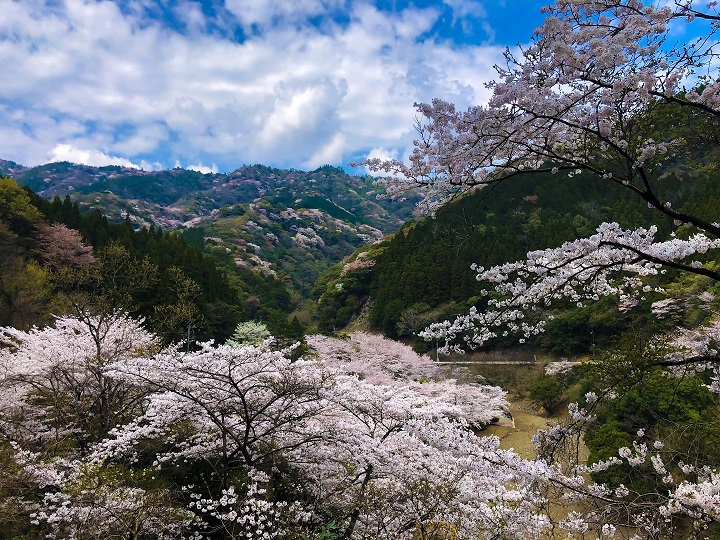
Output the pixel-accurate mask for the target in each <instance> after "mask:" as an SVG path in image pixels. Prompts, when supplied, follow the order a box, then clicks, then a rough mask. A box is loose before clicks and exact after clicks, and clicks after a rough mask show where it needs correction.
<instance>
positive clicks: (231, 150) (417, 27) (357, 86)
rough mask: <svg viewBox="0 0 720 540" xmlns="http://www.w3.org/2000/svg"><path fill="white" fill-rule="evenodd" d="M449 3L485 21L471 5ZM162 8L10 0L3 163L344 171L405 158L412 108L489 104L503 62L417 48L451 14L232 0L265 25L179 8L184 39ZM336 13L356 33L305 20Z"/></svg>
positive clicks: (3, 31) (458, 50)
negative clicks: (367, 152) (220, 21)
mask: <svg viewBox="0 0 720 540" xmlns="http://www.w3.org/2000/svg"><path fill="white" fill-rule="evenodd" d="M452 3H453V7H454V9H455V10H456V11H457V13H458V14H459V13H461V12H462V13H466V14H472V13H473V11H472V9H471V8H472V6H473V2H465V1H463V2H461V1H460V0H452ZM153 4H154V2H148V1H146V0H135V1H133V2H128V3H127V6H126V7H129V8H130V9H131V14H129V15H128V14H127V13H125V14H124V13H123V12H121V11H120V8H119V7H118V4H116V3H114V2H98V1H96V0H64V1H61V2H50V0H24V1H23V2H14V1H9V0H0V12H2V13H3V16H2V17H0V36H13V38H12V39H7V38H2V37H0V58H1V59H2V63H3V87H2V90H1V91H0V145H2V146H0V147H1V148H2V151H0V152H1V153H3V155H0V157H4V158H7V159H13V160H16V161H18V162H21V163H24V164H28V165H32V164H37V163H41V162H43V161H44V160H46V159H47V157H48V156H51V157H53V159H55V158H56V157H57V156H60V155H62V156H65V157H63V159H70V158H69V157H68V156H72V160H74V161H81V160H94V161H96V162H103V163H110V162H113V163H120V162H123V163H141V164H142V166H143V167H145V166H146V165H152V166H153V167H155V166H156V164H158V163H173V162H175V161H176V160H179V161H180V162H183V163H200V164H202V163H213V164H217V167H218V168H220V169H223V170H231V169H232V168H234V167H236V166H239V165H240V164H242V163H257V162H263V163H268V164H272V165H278V166H292V167H312V166H313V165H321V164H323V163H328V162H329V163H334V164H344V163H345V161H346V160H348V161H349V159H350V156H356V155H358V152H361V151H363V149H370V148H373V147H378V148H379V147H388V148H389V147H394V148H398V149H401V150H400V155H403V156H404V155H406V154H407V148H408V147H410V146H411V144H412V138H413V134H414V133H413V130H412V126H413V117H414V115H415V112H414V110H413V108H412V104H413V103H414V102H416V101H419V102H425V101H429V100H431V99H432V98H433V97H443V98H446V99H449V100H451V101H454V102H457V103H458V105H459V107H465V106H467V105H470V104H472V103H476V102H478V101H482V100H484V99H486V98H487V95H488V93H487V90H486V89H485V88H484V82H485V81H487V80H489V79H490V78H491V77H493V76H494V70H493V68H492V66H493V64H495V63H497V62H499V61H500V60H501V58H502V56H501V55H502V48H501V47H479V46H456V45H453V44H452V43H449V42H432V41H425V42H422V41H420V40H419V37H420V36H422V35H424V33H426V32H427V31H428V30H430V29H431V28H432V27H433V25H434V24H435V23H436V22H437V18H438V17H439V16H440V11H439V10H438V9H430V8H429V9H416V8H407V9H405V10H403V11H400V12H398V13H388V12H381V11H379V10H378V9H376V8H375V7H373V6H372V5H371V4H369V3H367V2H365V1H364V0H354V1H352V2H351V0H324V1H321V0H297V1H295V2H277V1H274V0H265V1H259V0H226V3H225V6H226V7H227V9H228V10H229V11H231V12H232V13H234V14H235V16H236V17H237V19H238V24H240V25H242V26H243V27H245V28H251V27H253V25H255V26H256V27H258V28H261V31H254V33H253V32H251V33H249V34H248V36H249V37H248V38H247V40H246V41H244V42H233V41H230V40H228V39H227V38H225V37H223V35H221V33H219V32H215V33H213V34H204V33H202V32H203V29H205V28H207V27H209V25H210V24H211V21H210V20H209V19H208V18H207V17H206V15H203V13H202V12H201V11H200V9H199V7H198V4H197V3H196V2H187V1H185V2H179V3H177V4H175V6H176V7H175V8H174V9H175V13H176V15H177V16H178V17H179V18H180V19H181V20H182V21H183V24H184V25H185V28H184V32H176V31H173V30H171V29H168V28H165V27H161V26H160V23H158V22H153V21H150V20H140V19H139V15H137V14H139V13H143V9H142V7H143V6H146V7H147V6H151V5H153ZM339 9H347V10H348V11H347V16H348V22H347V23H346V24H343V25H340V24H337V23H335V22H333V20H332V19H325V20H324V22H323V24H322V25H321V28H318V27H316V26H312V25H309V24H307V17H309V16H317V17H321V16H323V14H324V13H326V12H331V11H333V10H339ZM462 10H465V11H462ZM215 22H217V21H215ZM225 23H227V21H225ZM226 26H227V24H226ZM79 149H83V150H79ZM85 149H90V150H85ZM92 149H102V151H100V150H92ZM5 153H6V154H5ZM133 166H134V165H133ZM205 168H207V167H205Z"/></svg>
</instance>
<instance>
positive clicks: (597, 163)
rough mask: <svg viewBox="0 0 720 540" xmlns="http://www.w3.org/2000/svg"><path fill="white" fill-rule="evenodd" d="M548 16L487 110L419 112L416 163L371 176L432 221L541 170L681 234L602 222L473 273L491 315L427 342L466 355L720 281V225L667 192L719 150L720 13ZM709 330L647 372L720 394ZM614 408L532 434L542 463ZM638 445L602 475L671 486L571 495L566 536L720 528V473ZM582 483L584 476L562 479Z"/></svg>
mask: <svg viewBox="0 0 720 540" xmlns="http://www.w3.org/2000/svg"><path fill="white" fill-rule="evenodd" d="M545 13H546V14H547V18H546V19H545V22H544V23H543V24H542V26H540V27H539V28H538V29H537V30H536V32H535V35H534V37H533V41H532V43H531V44H530V45H529V46H528V47H525V48H523V47H518V48H516V49H515V50H508V51H507V53H506V55H505V63H504V65H502V66H498V67H497V74H498V76H497V78H496V80H495V81H491V82H490V83H488V87H489V88H490V89H491V90H492V97H491V98H490V100H489V101H488V103H487V104H486V105H483V106H474V107H470V108H469V109H468V110H466V111H459V110H457V109H456V107H455V106H454V105H452V104H450V103H447V102H445V101H442V100H434V101H433V102H432V103H431V104H420V105H417V109H418V111H419V113H420V115H421V117H422V118H421V120H419V121H418V124H417V129H418V132H419V137H418V139H417V141H416V142H415V149H414V151H413V153H412V155H411V156H410V160H409V164H405V163H402V162H399V161H395V160H393V161H381V160H368V161H367V162H366V165H367V166H368V167H369V168H370V169H371V170H374V171H376V172H383V173H384V174H386V175H387V176H386V177H385V178H384V179H383V180H382V181H381V183H383V184H384V185H385V186H386V189H387V192H388V193H389V194H390V195H397V194H399V193H401V192H403V191H404V190H407V189H415V188H418V187H420V188H422V189H423V190H424V192H425V199H424V201H423V206H424V207H425V208H426V209H428V210H430V211H432V210H433V209H434V208H436V207H437V206H438V205H439V204H442V203H444V202H446V201H448V200H450V199H452V198H453V197H455V196H457V195H459V194H462V193H463V192H466V191H469V190H473V189H481V188H485V189H488V188H491V187H492V186H493V185H496V184H498V183H500V182H506V181H512V178H513V177H516V176H519V175H524V174H534V173H543V174H549V175H556V177H557V178H558V181H562V178H564V177H574V176H577V175H583V176H586V177H588V180H587V181H588V182H590V181H595V182H597V181H599V182H606V183H610V184H615V185H618V186H621V187H622V188H623V189H625V190H626V191H627V193H628V196H632V197H638V198H640V199H641V200H643V201H645V203H647V205H648V206H649V207H650V208H651V209H653V210H654V211H655V214H654V215H655V216H657V219H658V220H661V219H662V220H666V219H668V218H670V219H671V220H673V221H674V223H675V225H676V226H677V227H678V229H677V231H676V232H675V233H673V234H672V235H671V236H670V237H664V238H660V237H658V230H657V227H656V226H655V224H654V223H648V224H647V226H646V227H645V228H640V229H637V230H627V229H624V228H623V227H622V226H621V225H619V224H617V223H604V224H602V225H601V226H600V227H599V228H598V229H597V232H596V234H594V235H592V236H590V237H589V238H585V239H580V240H576V241H573V242H567V243H565V244H563V245H562V246H560V247H557V248H550V249H545V250H539V251H535V252H531V253H529V254H528V256H527V258H526V260H522V261H518V262H515V263H507V264H503V265H498V266H495V267H493V268H489V269H486V268H482V267H476V268H475V270H476V271H477V279H478V280H479V281H482V282H486V283H488V284H489V286H490V287H491V288H493V289H494V291H493V294H492V295H491V296H490V297H489V298H488V308H487V310H483V311H481V310H477V309H473V310H471V311H470V313H469V314H468V315H466V316H462V317H459V318H458V319H457V320H456V321H453V322H445V323H440V324H436V325H431V326H430V327H429V328H428V329H427V330H426V331H425V332H424V333H423V335H424V337H426V338H427V339H446V340H447V341H446V348H454V349H455V350H457V351H458V352H462V351H463V350H465V349H466V348H468V347H475V346H480V345H483V344H485V343H487V342H488V340H490V339H492V338H494V337H497V336H503V335H508V334H510V333H516V334H520V339H521V341H523V340H524V339H526V338H528V337H530V336H533V335H535V334H537V333H539V332H542V331H543V329H544V326H545V324H546V322H547V320H548V319H549V318H550V317H551V316H552V314H551V309H552V307H554V306H556V305H558V304H561V303H563V302H564V303H565V305H567V302H568V301H569V302H572V303H576V304H577V305H579V306H582V305H583V304H584V303H586V302H593V301H596V300H598V299H599V298H600V297H602V296H617V297H619V300H620V304H621V306H623V307H628V306H631V305H632V304H633V302H636V300H637V297H639V296H641V295H642V294H644V293H647V292H657V291H659V289H657V286H656V285H652V283H654V282H656V281H655V280H653V279H652V278H653V277H654V276H656V275H658V274H661V273H663V272H665V271H666V269H669V268H671V269H675V270H680V271H684V272H689V273H693V274H696V275H700V276H705V277H707V278H710V279H711V280H713V281H718V280H720V274H719V273H718V272H717V270H716V268H715V267H714V266H713V265H710V264H705V263H706V262H707V260H708V255H712V254H713V253H715V252H716V250H717V248H718V247H720V244H719V243H718V242H720V240H719V238H720V224H718V223H715V222H713V220H712V219H708V218H707V216H703V215H701V214H696V213H692V212H686V211H683V210H681V209H679V206H678V205H677V204H675V202H676V201H675V197H676V195H675V193H674V192H673V188H672V186H671V187H670V188H668V187H667V183H665V184H664V183H663V182H662V181H661V180H662V176H663V175H664V174H665V173H666V172H667V170H668V164H670V163H672V162H673V161H674V160H678V159H682V160H684V161H685V163H691V164H692V160H693V159H695V155H696V154H694V152H695V151H696V149H697V148H699V147H702V148H704V149H705V151H706V152H708V155H715V154H714V153H715V152H716V149H717V140H716V134H717V130H718V127H719V126H720V124H719V122H720V93H719V92H718V90H720V82H718V79H719V77H718V75H719V74H718V71H717V66H718V61H717V60H718V51H717V44H718V40H717V31H718V28H720V12H718V10H717V2H697V1H693V0H676V1H675V2H653V3H651V2H643V1H640V0H557V1H556V2H555V3H554V4H553V5H551V6H549V7H548V8H546V9H545ZM675 30H681V31H680V32H675ZM677 35H690V36H697V37H696V38H694V39H693V40H692V41H687V42H683V41H675V37H674V36H677ZM711 159H712V158H711ZM561 305H562V304H561ZM715 326H716V323H711V324H710V325H708V327H705V328H701V329H699V330H696V331H687V332H680V335H679V336H678V337H677V339H676V341H675V343H674V347H669V348H668V352H667V354H656V355H654V358H653V360H652V365H653V366H656V367H657V366H660V367H668V368H672V369H673V371H674V372H675V373H676V374H683V373H687V370H688V369H689V370H691V371H696V370H702V369H705V368H710V369H713V375H712V376H711V384H710V387H711V388H712V389H717V378H718V377H717V371H716V366H717V365H718V359H719V358H718V355H717V348H716V346H715V343H716V342H717V333H716V331H715ZM666 341H667V340H665V342H666ZM649 367H651V366H645V368H649ZM642 368H643V366H638V365H635V366H634V367H633V369H636V370H637V369H642ZM612 395H613V391H612V388H611V387H608V388H607V393H606V394H605V395H603V396H598V395H595V394H592V395H588V396H586V399H585V401H586V402H587V403H588V407H580V406H577V407H575V408H574V409H572V410H571V421H570V422H569V423H568V425H563V426H556V427H555V428H553V429H551V430H548V431H546V432H541V433H539V435H538V438H537V444H538V446H539V448H540V450H541V452H542V454H543V455H545V456H546V457H547V458H548V459H552V458H553V457H554V449H556V448H558V447H559V446H560V445H562V444H565V443H567V442H571V437H572V436H580V435H581V434H582V431H583V429H584V426H586V425H587V422H589V421H591V420H592V409H593V407H595V406H596V405H594V404H595V403H598V402H599V401H602V400H604V399H612ZM643 436H644V433H642V434H641V433H638V440H636V441H635V443H634V444H633V446H632V448H630V447H624V448H621V450H620V453H619V455H618V456H616V457H614V458H612V459H611V460H610V461H609V462H607V463H605V464H601V463H598V464H595V465H594V467H597V468H598V470H600V469H601V468H602V467H606V466H611V465H612V464H614V463H619V462H623V463H625V464H627V465H629V466H630V467H642V466H648V467H650V469H651V470H652V471H654V473H655V474H657V475H658V477H659V479H660V480H661V482H662V483H664V485H665V487H664V488H663V489H659V490H654V491H652V492H650V493H638V492H634V493H633V492H631V490H628V489H627V488H624V487H621V488H619V489H617V490H615V491H612V490H610V488H608V487H604V486H599V485H594V484H588V483H585V482H580V483H578V484H575V485H574V487H571V486H572V483H570V484H565V485H564V487H565V488H569V489H570V490H571V491H572V492H574V497H577V500H582V501H583V504H588V505H589V506H585V507H583V508H580V509H579V510H578V512H577V513H575V514H572V515H568V516H567V518H566V519H564V520H563V521H562V526H563V527H565V529H566V530H568V531H570V532H572V533H574V534H576V535H578V537H582V535H585V534H590V532H591V531H592V532H593V533H597V534H598V535H599V536H600V537H610V536H613V535H615V534H621V531H620V530H619V529H618V527H616V525H618V524H623V525H626V526H627V527H629V528H630V529H632V530H633V531H634V532H637V534H638V535H641V537H650V538H660V537H663V535H673V534H686V535H690V536H692V537H699V535H701V534H702V532H701V531H703V530H705V528H706V527H707V526H708V525H709V524H712V523H717V521H718V512H717V508H718V506H717V505H718V493H720V488H719V487H718V486H719V485H720V482H719V481H718V474H717V468H716V466H715V467H714V466H708V467H706V468H701V469H696V468H693V466H689V465H687V464H686V463H678V462H677V460H676V461H674V462H672V464H671V461H668V460H667V458H666V457H664V456H663V455H662V452H660V450H661V449H662V448H663V444H664V443H663V442H662V441H655V442H651V443H649V442H646V441H643V440H641V439H642V437H643ZM575 441H577V439H575ZM548 452H549V453H548ZM587 472H591V471H589V470H588V469H585V471H584V472H583V469H582V467H581V466H579V465H578V466H577V468H575V469H573V471H571V472H569V474H570V476H573V474H574V475H575V478H579V477H581V476H582V475H583V474H586V473H587ZM563 482H565V480H559V481H558V483H563ZM593 507H594V509H593ZM621 514H622V515H624V517H621ZM678 515H682V516H685V517H689V524H688V522H687V521H686V522H684V525H683V524H682V522H681V524H680V525H679V526H678V521H676V520H675V517H677V516H678ZM631 516H635V517H634V518H632V519H631Z"/></svg>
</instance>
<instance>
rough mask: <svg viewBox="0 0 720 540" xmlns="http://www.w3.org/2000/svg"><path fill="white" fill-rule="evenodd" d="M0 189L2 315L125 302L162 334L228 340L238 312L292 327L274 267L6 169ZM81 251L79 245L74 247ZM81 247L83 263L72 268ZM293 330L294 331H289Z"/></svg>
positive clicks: (45, 318) (23, 324)
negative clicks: (112, 213)
mask: <svg viewBox="0 0 720 540" xmlns="http://www.w3.org/2000/svg"><path fill="white" fill-rule="evenodd" d="M0 182H2V184H0V189H1V191H2V195H1V196H0V197H1V200H2V215H0V218H1V219H2V223H3V228H2V232H3V256H2V269H3V272H2V282H1V286H2V290H1V293H2V300H3V302H2V310H1V311H0V317H1V321H2V322H0V324H2V325H13V326H16V327H18V328H28V327H30V326H32V325H43V324H48V323H51V322H52V318H53V316H56V315H62V314H67V313H72V312H74V311H77V310H81V311H82V310H85V309H87V310H90V311H93V310H95V309H100V308H103V309H108V310H110V311H115V310H124V311H128V312H129V313H131V314H132V315H133V316H136V317H143V318H145V319H146V321H147V323H148V325H149V327H150V328H151V329H152V330H153V331H155V332H157V333H158V334H159V335H161V336H163V338H164V339H165V340H167V341H168V342H171V341H185V340H187V339H188V338H189V339H191V340H192V341H193V342H195V341H206V340H208V339H217V340H220V341H224V340H225V339H227V337H229V336H230V335H231V334H232V331H233V329H234V328H235V326H236V324H237V323H238V322H239V321H241V320H249V319H253V318H262V319H264V320H265V321H266V322H267V324H268V325H269V326H270V327H271V328H272V330H273V332H274V333H275V334H277V335H283V334H285V333H286V332H288V331H289V330H288V320H287V314H288V313H289V312H290V311H291V310H292V302H291V297H290V293H289V291H288V289H287V287H286V285H285V284H284V283H282V282H281V281H279V280H277V279H275V278H274V277H272V276H266V275H263V274H262V273H258V272H253V271H251V270H247V269H242V268H237V267H235V266H234V265H233V266H230V267H224V266H222V264H219V263H218V262H217V261H216V260H215V259H214V258H213V257H212V256H209V255H206V254H203V253H202V251H201V249H200V248H199V247H197V246H194V245H192V244H189V243H188V242H186V241H185V240H184V239H183V237H182V236H181V235H179V234H172V233H167V232H163V231H162V230H161V229H159V228H155V227H154V226H152V225H151V226H150V228H142V229H140V230H135V229H134V228H133V226H132V224H131V223H130V222H129V221H128V220H125V221H124V222H120V223H112V222H110V221H109V220H108V219H107V217H105V216H104V215H102V214H101V213H100V212H99V211H98V210H93V211H90V212H81V211H80V208H79V205H78V204H77V203H73V202H72V201H71V200H70V198H69V197H66V198H65V199H64V200H61V199H60V198H59V197H55V198H54V199H53V200H52V201H48V200H47V199H43V198H42V197H39V196H37V195H36V194H34V193H33V192H31V191H24V190H23V189H21V188H20V186H18V185H17V184H16V183H15V182H14V181H12V180H10V179H8V178H2V179H0ZM79 254H83V257H80V255H79ZM74 257H80V260H81V261H82V262H83V265H85V263H87V264H86V266H84V267H83V268H81V269H80V270H79V269H77V268H75V269H73V268H72V265H73V263H76V262H78V261H76V260H75V259H74ZM293 335H294V336H295V337H299V336H298V335H297V331H296V330H295V331H294V334H293Z"/></svg>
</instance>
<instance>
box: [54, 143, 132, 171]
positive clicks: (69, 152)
mask: <svg viewBox="0 0 720 540" xmlns="http://www.w3.org/2000/svg"><path fill="white" fill-rule="evenodd" d="M48 161H49V162H54V161H69V162H70V163H78V164H80V165H92V166H94V167H104V166H106V165H121V166H123V167H132V168H133V169H139V168H140V166H139V165H135V164H134V163H133V162H131V161H130V160H127V159H125V158H121V157H118V156H109V155H107V154H104V153H103V152H100V151H98V150H80V149H79V148H75V147H74V146H72V145H69V144H58V145H57V146H55V148H53V149H52V151H51V152H50V155H49V156H48Z"/></svg>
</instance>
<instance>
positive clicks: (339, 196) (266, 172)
mask: <svg viewBox="0 0 720 540" xmlns="http://www.w3.org/2000/svg"><path fill="white" fill-rule="evenodd" d="M2 172H4V173H5V174H7V175H9V176H11V177H12V178H13V179H15V180H16V181H17V182H18V183H19V184H21V185H25V186H28V187H30V188H31V189H33V190H34V191H35V192H36V193H38V195H40V196H42V197H45V198H48V199H52V198H54V197H56V196H59V197H60V198H61V199H64V198H65V197H70V199H71V201H72V202H73V203H76V204H77V205H78V207H79V208H80V209H81V210H96V211H99V212H101V213H102V214H103V215H105V216H107V218H108V219H109V220H110V221H111V222H120V221H127V222H128V223H129V224H130V225H131V226H132V227H133V228H134V229H140V228H142V227H146V228H150V227H153V228H154V229H157V228H162V229H163V230H173V229H181V230H182V231H183V234H184V236H185V238H186V240H187V241H188V242H190V243H193V244H195V245H197V246H199V247H201V248H202V249H204V250H205V251H206V252H209V253H212V254H213V255H215V256H216V257H218V258H221V259H223V260H224V261H225V263H226V264H227V265H228V266H237V267H239V268H245V269H250V270H252V269H255V270H259V271H260V272H262V273H264V274H265V275H266V276H277V277H278V278H279V279H281V280H285V279H288V280H289V286H290V287H291V288H293V289H295V290H296V291H297V292H298V293H299V294H301V295H307V293H308V291H309V289H310V287H311V285H312V283H313V281H314V280H315V279H316V278H317V277H318V276H319V275H320V274H321V273H322V272H323V271H324V270H326V269H327V268H328V267H329V266H332V265H333V264H335V263H336V262H338V261H339V260H341V259H342V258H343V257H345V256H347V255H349V254H350V253H352V252H353V251H354V250H355V249H357V248H358V247H360V246H361V245H363V244H364V243H366V242H370V241H373V240H377V239H379V238H380V237H382V235H383V234H386V233H389V232H393V231H395V230H397V229H398V228H399V227H400V225H401V224H402V223H403V222H404V221H406V220H407V219H410V217H411V216H412V210H413V201H416V200H417V196H414V195H411V196H410V200H409V201H405V202H401V201H393V200H378V199H377V198H376V195H377V193H378V189H377V188H376V187H375V186H374V185H373V180H372V178H370V177H355V176H350V175H348V174H346V173H345V172H344V171H342V170H341V169H339V168H336V167H330V166H324V167H320V168H318V169H316V170H314V171H311V172H303V171H296V170H283V169H276V168H272V167H267V166H263V165H253V166H245V167H241V168H239V169H237V170H236V171H233V172H232V173H229V174H202V173H200V172H196V171H190V170H184V169H172V170H165V171H143V170H139V169H132V168H127V167H118V166H107V167H90V166H85V165H75V164H71V163H65V162H62V163H48V164H46V165H42V166H38V167H23V166H21V165H18V164H16V163H13V162H9V161H3V160H0V173H2Z"/></svg>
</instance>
